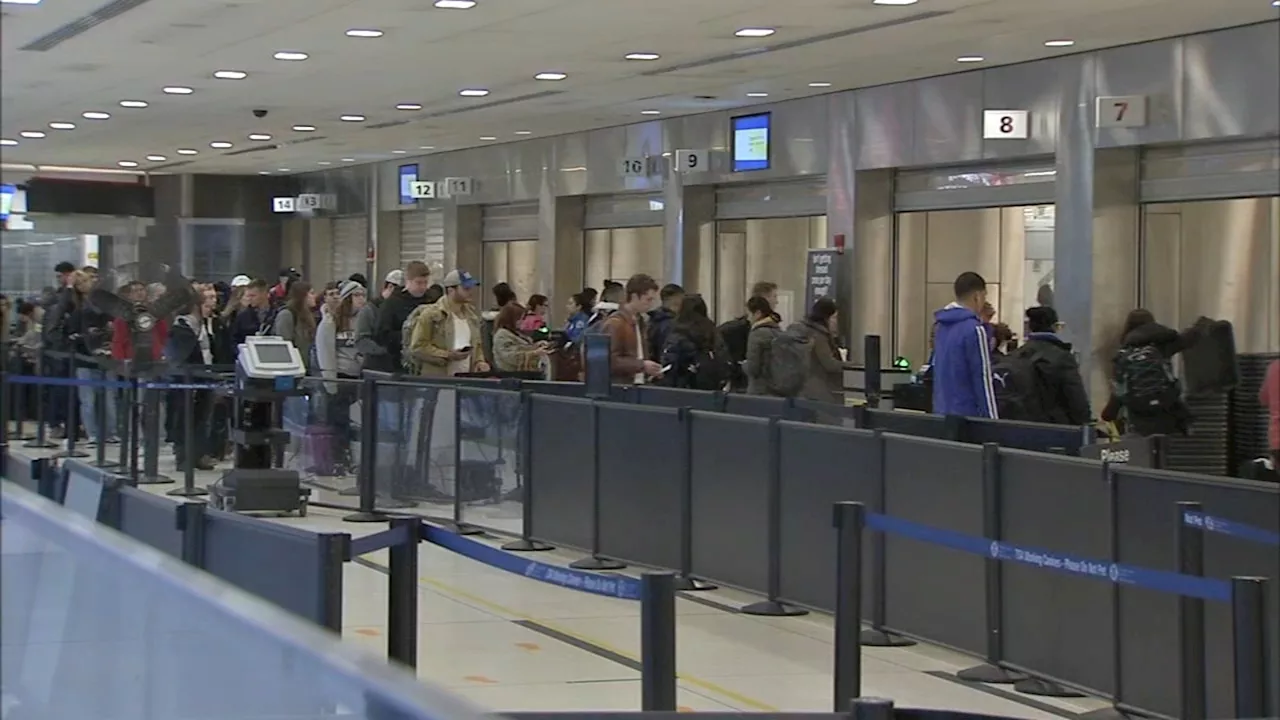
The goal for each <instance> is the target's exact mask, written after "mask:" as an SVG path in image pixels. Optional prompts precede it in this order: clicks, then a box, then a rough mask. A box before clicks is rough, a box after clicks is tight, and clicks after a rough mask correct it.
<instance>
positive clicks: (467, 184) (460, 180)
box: [444, 177, 473, 197]
mask: <svg viewBox="0 0 1280 720" xmlns="http://www.w3.org/2000/svg"><path fill="white" fill-rule="evenodd" d="M472 185H473V182H472V180H471V178H464V177H451V178H445V180H444V194H445V197H466V196H467V195H470V194H471V190H472Z"/></svg>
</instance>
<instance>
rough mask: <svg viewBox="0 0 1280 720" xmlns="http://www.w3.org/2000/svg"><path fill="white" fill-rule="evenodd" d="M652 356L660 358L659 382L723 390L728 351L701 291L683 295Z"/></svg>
mask: <svg viewBox="0 0 1280 720" xmlns="http://www.w3.org/2000/svg"><path fill="white" fill-rule="evenodd" d="M654 357H661V358H662V361H661V362H662V365H663V367H664V368H666V372H665V373H664V374H663V375H662V379H661V384H663V385H667V386H670V387H678V388H690V389H693V390H723V389H724V388H725V385H726V384H727V383H728V382H729V380H730V379H731V378H732V362H731V361H730V360H729V351H728V349H727V348H726V347H725V344H724V338H722V337H721V336H720V330H719V329H718V328H716V324H715V323H714V322H712V320H711V318H710V317H708V316H707V303H706V301H704V300H703V299H702V296H701V295H697V294H694V295H687V296H685V299H684V302H683V304H681V305H680V315H679V316H677V317H676V320H675V322H674V323H672V324H671V332H670V333H669V334H668V335H667V341H666V344H665V345H664V346H663V348H662V355H655V356H654Z"/></svg>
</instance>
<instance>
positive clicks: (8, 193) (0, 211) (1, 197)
mask: <svg viewBox="0 0 1280 720" xmlns="http://www.w3.org/2000/svg"><path fill="white" fill-rule="evenodd" d="M17 192H18V188H16V187H14V186H13V185H0V220H8V219H9V213H11V212H13V196H14V195H15V194H16V193H17Z"/></svg>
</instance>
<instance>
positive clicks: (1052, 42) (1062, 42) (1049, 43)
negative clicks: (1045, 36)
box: [1044, 40, 1076, 47]
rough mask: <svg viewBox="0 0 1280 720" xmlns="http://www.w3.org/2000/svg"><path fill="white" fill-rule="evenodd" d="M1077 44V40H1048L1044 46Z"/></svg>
mask: <svg viewBox="0 0 1280 720" xmlns="http://www.w3.org/2000/svg"><path fill="white" fill-rule="evenodd" d="M1075 44H1076V41H1075V40H1046V41H1045V43H1044V46H1045V47H1071V46H1072V45H1075Z"/></svg>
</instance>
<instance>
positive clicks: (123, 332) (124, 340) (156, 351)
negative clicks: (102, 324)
mask: <svg viewBox="0 0 1280 720" xmlns="http://www.w3.org/2000/svg"><path fill="white" fill-rule="evenodd" d="M120 294H121V295H122V296H124V298H125V299H126V300H128V301H129V302H132V303H140V302H145V301H146V299H147V286H146V285H144V284H143V283H140V282H131V283H129V284H128V285H126V286H125V287H123V288H122V289H121V290H120ZM151 332H152V336H151V359H152V360H159V359H160V357H161V355H162V351H163V350H164V344H165V341H167V340H168V339H169V323H168V322H167V321H166V320H163V319H162V320H159V321H157V322H156V326H155V328H153V329H152V331H151ZM111 359H112V360H116V361H121V362H123V361H125V360H133V359H134V358H133V333H132V332H131V331H130V330H129V324H128V323H126V322H125V321H124V320H122V319H120V318H115V319H114V320H112V321H111Z"/></svg>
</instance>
